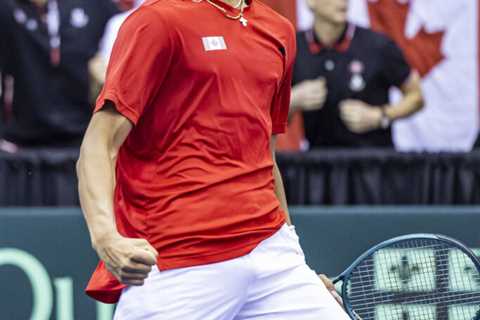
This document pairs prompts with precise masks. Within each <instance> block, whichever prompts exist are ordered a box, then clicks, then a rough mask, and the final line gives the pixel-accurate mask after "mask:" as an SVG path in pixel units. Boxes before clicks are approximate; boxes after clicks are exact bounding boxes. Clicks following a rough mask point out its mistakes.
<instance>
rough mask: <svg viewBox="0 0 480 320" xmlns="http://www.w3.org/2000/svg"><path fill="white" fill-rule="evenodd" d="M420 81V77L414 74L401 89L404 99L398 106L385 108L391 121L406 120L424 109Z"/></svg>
mask: <svg viewBox="0 0 480 320" xmlns="http://www.w3.org/2000/svg"><path fill="white" fill-rule="evenodd" d="M420 81H421V80H420V76H419V75H418V74H417V73H415V72H414V73H412V75H411V76H410V78H409V81H408V82H407V83H406V84H405V85H404V86H403V87H402V88H401V89H402V93H403V99H402V100H401V101H400V102H399V103H397V104H396V105H393V106H390V107H387V108H385V113H386V114H387V116H388V117H389V118H390V119H391V120H397V119H401V118H406V117H408V116H410V115H412V114H414V113H415V112H417V111H419V110H420V109H422V107H423V104H424V101H423V95H422V89H421V85H420Z"/></svg>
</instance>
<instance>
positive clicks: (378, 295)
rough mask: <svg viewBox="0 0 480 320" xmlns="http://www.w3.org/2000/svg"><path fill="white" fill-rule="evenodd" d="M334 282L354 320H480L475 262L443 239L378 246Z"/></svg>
mask: <svg viewBox="0 0 480 320" xmlns="http://www.w3.org/2000/svg"><path fill="white" fill-rule="evenodd" d="M333 282H334V283H338V284H340V282H341V295H342V298H343V302H344V307H345V310H346V311H347V313H348V315H349V316H350V317H351V318H352V319H354V320H358V319H363V320H480V261H479V260H478V259H477V257H476V256H475V254H474V253H473V252H472V251H471V250H470V249H468V248H467V247H466V246H465V245H463V244H462V243H460V242H458V241H457V240H454V239H451V238H449V237H446V236H442V235H433V234H411V235H405V236H401V237H397V238H393V239H390V240H387V241H385V242H382V243H380V244H378V245H376V246H374V247H373V248H371V249H370V250H368V251H367V252H365V253H364V254H362V255H361V256H360V257H359V258H358V259H357V260H356V261H355V262H354V263H353V264H352V265H351V266H350V267H349V268H348V269H347V270H345V271H344V272H343V273H342V274H341V275H339V276H338V277H337V278H335V279H334V280H333Z"/></svg>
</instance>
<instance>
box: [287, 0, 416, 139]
mask: <svg viewBox="0 0 480 320" xmlns="http://www.w3.org/2000/svg"><path fill="white" fill-rule="evenodd" d="M307 2H308V5H309V7H310V9H311V10H312V11H313V12H314V15H315V21H314V27H313V28H312V29H310V30H307V31H305V32H301V33H299V34H298V35H297V46H298V56H297V62H296V66H295V73H294V88H293V92H292V103H291V112H292V113H293V112H295V111H296V110H302V111H303V115H304V123H305V133H306V137H307V139H308V141H309V143H310V146H311V147H325V146H328V147H330V146H331V147H361V146H387V147H393V141H392V134H391V123H392V121H395V120H397V119H400V118H404V117H408V116H410V115H411V114H413V113H415V112H417V111H419V110H420V109H421V108H422V106H423V98H422V93H421V87H420V77H419V75H418V73H417V72H415V71H412V70H411V68H410V66H409V65H408V63H407V62H406V60H405V58H404V56H403V54H402V52H401V50H400V49H399V48H398V47H397V45H396V44H395V43H394V42H393V41H392V40H390V39H389V38H387V37H386V36H385V35H383V34H379V33H376V32H374V31H372V30H368V29H365V28H361V27H358V26H356V25H353V24H350V23H348V22H347V9H348V1H347V0H308V1H307ZM392 87H398V88H399V89H400V90H401V91H402V93H403V99H402V100H401V101H400V102H399V103H397V104H394V105H389V91H390V89H391V88H392Z"/></svg>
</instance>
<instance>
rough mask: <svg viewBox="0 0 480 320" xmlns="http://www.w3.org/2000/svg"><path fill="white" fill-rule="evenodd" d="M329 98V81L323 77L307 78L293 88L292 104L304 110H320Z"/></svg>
mask: <svg viewBox="0 0 480 320" xmlns="http://www.w3.org/2000/svg"><path fill="white" fill-rule="evenodd" d="M326 98H327V83H326V80H325V79H323V78H318V79H315V80H305V81H303V82H300V83H299V84H297V85H295V86H294V87H293V88H292V103H291V106H292V107H293V108H296V109H301V110H303V111H314V110H319V109H321V108H322V107H323V104H324V103H325V99H326Z"/></svg>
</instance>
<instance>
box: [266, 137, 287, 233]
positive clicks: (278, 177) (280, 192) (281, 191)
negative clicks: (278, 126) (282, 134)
mask: <svg viewBox="0 0 480 320" xmlns="http://www.w3.org/2000/svg"><path fill="white" fill-rule="evenodd" d="M276 142H277V136H276V135H273V136H272V139H271V140H270V152H271V153H272V160H273V180H274V182H275V195H276V196H277V198H278V201H279V202H280V207H281V208H282V209H283V211H284V212H285V220H286V221H287V224H288V225H291V224H292V221H291V219H290V213H289V211H288V205H287V197H286V195H285V188H284V186H283V179H282V174H281V173H280V170H279V169H278V165H277V160H276V157H275V145H276Z"/></svg>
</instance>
